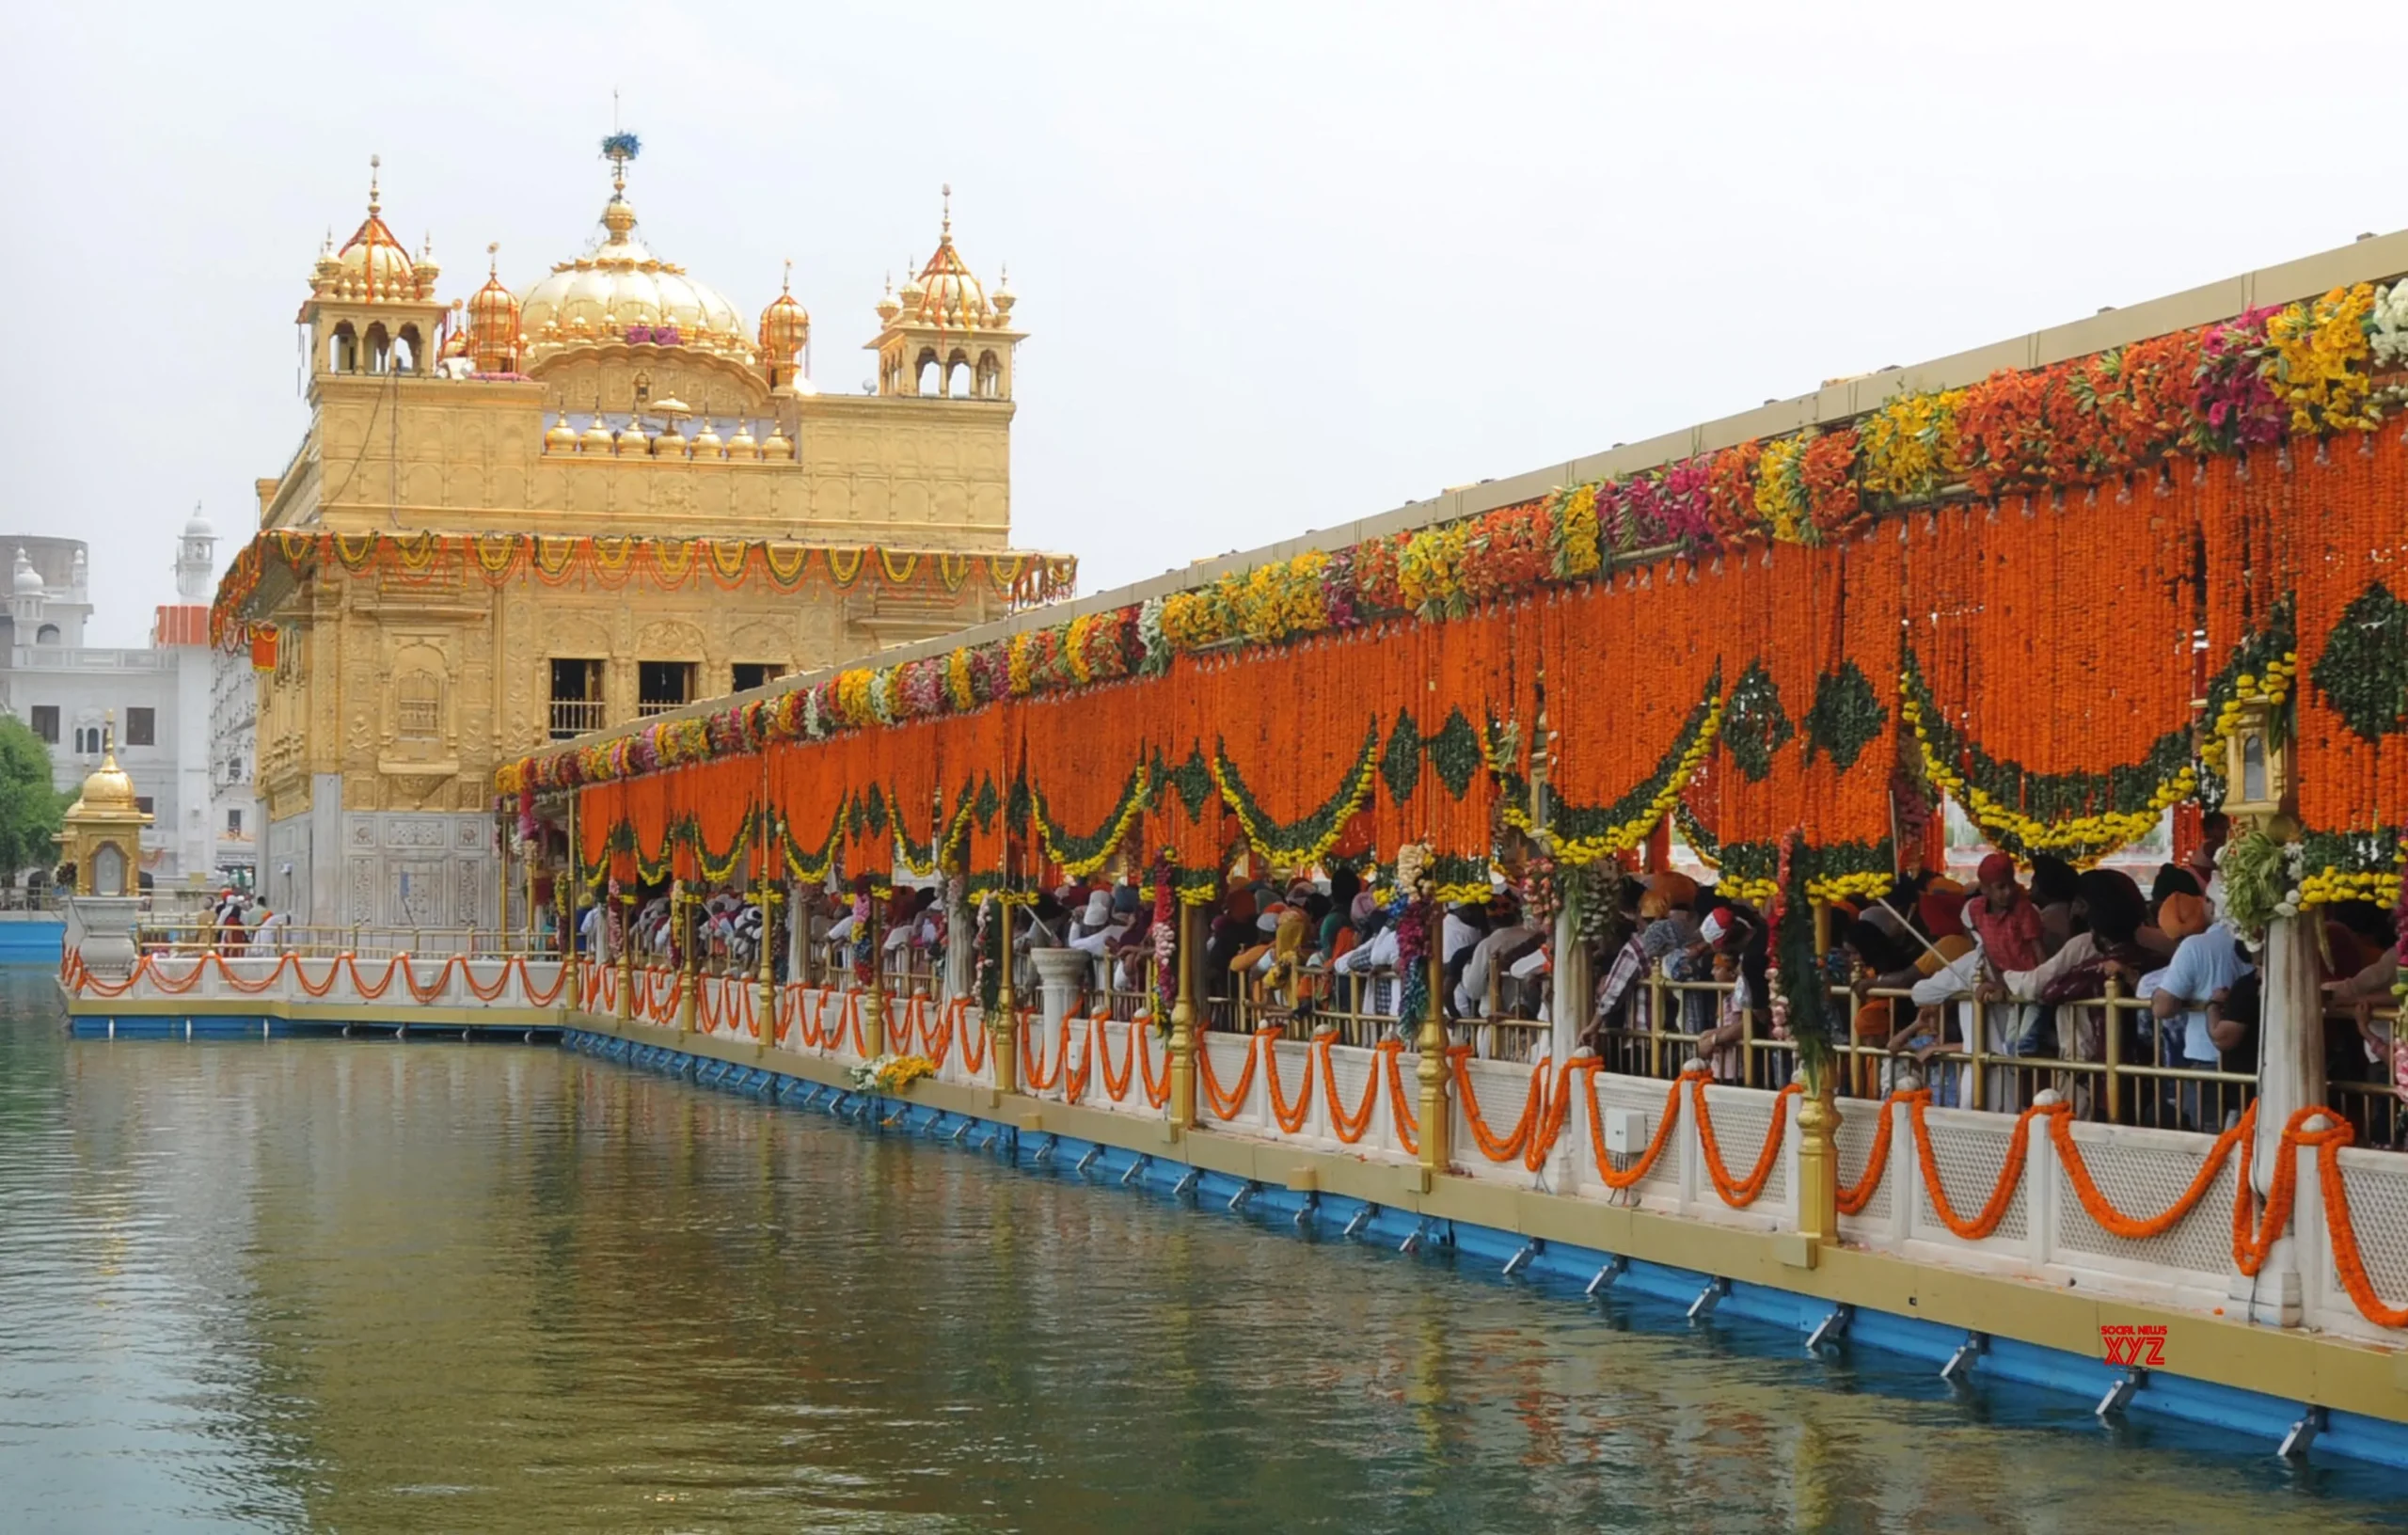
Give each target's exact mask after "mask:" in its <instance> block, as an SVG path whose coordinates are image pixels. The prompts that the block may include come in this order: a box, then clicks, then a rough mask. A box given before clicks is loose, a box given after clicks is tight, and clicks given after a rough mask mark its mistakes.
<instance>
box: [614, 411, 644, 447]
mask: <svg viewBox="0 0 2408 1535" xmlns="http://www.w3.org/2000/svg"><path fill="white" fill-rule="evenodd" d="M618 442H619V451H621V452H622V453H631V454H641V453H648V452H650V451H652V439H651V438H650V437H647V436H645V435H643V423H642V421H640V420H638V419H635V418H634V417H632V416H630V417H628V418H627V424H626V425H625V426H623V427H621V428H619V438H618Z"/></svg>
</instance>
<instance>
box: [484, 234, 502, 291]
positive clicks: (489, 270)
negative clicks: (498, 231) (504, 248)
mask: <svg viewBox="0 0 2408 1535" xmlns="http://www.w3.org/2000/svg"><path fill="white" fill-rule="evenodd" d="M485 276H486V277H492V278H494V279H496V280H497V281H499V279H500V277H501V242H500V241H499V240H488V241H486V242H485Z"/></svg>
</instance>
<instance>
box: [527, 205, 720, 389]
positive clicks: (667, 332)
mask: <svg viewBox="0 0 2408 1535" xmlns="http://www.w3.org/2000/svg"><path fill="white" fill-rule="evenodd" d="M602 228H603V230H604V239H603V241H602V244H601V245H599V246H597V247H596V248H595V249H594V254H593V255H591V256H579V257H578V258H577V259H576V260H575V261H562V262H560V263H559V264H558V265H556V266H554V267H553V268H552V271H551V275H550V276H549V277H545V278H544V279H543V280H542V281H540V282H538V283H536V284H535V286H533V287H532V288H530V289H529V290H527V297H526V299H525V300H524V301H523V302H522V303H521V304H520V305H519V327H520V330H521V331H522V333H523V334H524V335H525V337H526V339H527V355H528V357H529V359H530V360H541V359H543V358H546V357H549V356H554V355H556V354H558V353H561V352H563V351H566V350H567V349H568V348H570V347H573V346H593V345H600V344H606V343H609V342H612V341H622V340H624V341H626V342H627V343H629V344H633V345H643V344H647V343H649V344H652V345H657V346H686V347H691V348H694V349H695V350H697V351H701V352H705V353H708V354H710V355H711V356H719V357H726V358H730V359H733V360H735V361H738V362H743V363H748V364H749V363H751V362H752V360H753V344H752V339H751V338H750V337H748V336H747V335H746V334H745V327H744V316H743V314H742V313H741V312H740V311H739V310H738V309H737V307H736V306H735V305H733V304H731V303H729V302H728V301H727V300H726V299H725V298H724V297H722V296H721V293H720V292H719V290H718V289H716V288H713V287H711V286H710V285H709V284H708V283H705V282H702V281H700V280H698V279H696V278H694V277H689V276H687V274H686V270H685V268H683V267H680V266H677V265H674V264H673V263H671V262H668V261H661V260H659V259H658V258H657V257H656V256H654V255H653V253H652V252H651V251H650V250H649V249H648V248H646V247H645V245H644V244H643V242H642V240H639V239H638V238H637V237H636V211H635V207H634V205H633V204H631V203H629V202H628V201H627V199H626V166H625V165H624V163H622V164H621V165H619V166H618V167H617V170H616V171H615V172H614V173H613V175H612V177H611V195H610V203H609V204H608V205H607V206H606V207H604V209H603V210H602Z"/></svg>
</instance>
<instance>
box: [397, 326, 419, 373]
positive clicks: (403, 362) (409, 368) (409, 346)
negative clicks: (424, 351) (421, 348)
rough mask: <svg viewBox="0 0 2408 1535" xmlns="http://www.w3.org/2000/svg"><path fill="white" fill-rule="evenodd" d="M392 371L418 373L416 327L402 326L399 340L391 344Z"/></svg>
mask: <svg viewBox="0 0 2408 1535" xmlns="http://www.w3.org/2000/svg"><path fill="white" fill-rule="evenodd" d="M393 369H394V371H395V372H404V373H414V372H418V327H417V326H416V325H404V326H403V327H402V334H401V336H400V338H399V339H397V340H395V341H394V342H393Z"/></svg>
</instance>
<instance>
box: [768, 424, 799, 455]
mask: <svg viewBox="0 0 2408 1535" xmlns="http://www.w3.org/2000/svg"><path fill="white" fill-rule="evenodd" d="M761 456H762V457H763V458H773V459H789V458H792V457H794V443H793V442H792V441H791V440H789V439H788V438H787V436H786V428H785V423H784V422H783V421H779V420H774V419H773V420H771V421H770V422H769V437H768V441H766V442H764V443H762V444H761Z"/></svg>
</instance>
